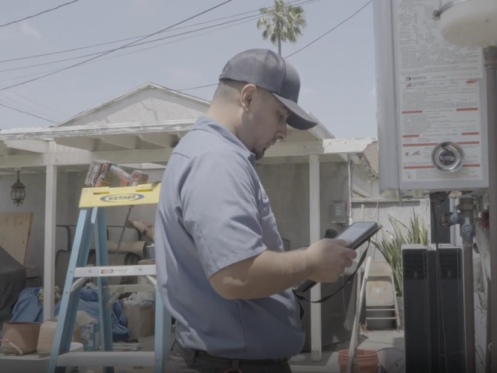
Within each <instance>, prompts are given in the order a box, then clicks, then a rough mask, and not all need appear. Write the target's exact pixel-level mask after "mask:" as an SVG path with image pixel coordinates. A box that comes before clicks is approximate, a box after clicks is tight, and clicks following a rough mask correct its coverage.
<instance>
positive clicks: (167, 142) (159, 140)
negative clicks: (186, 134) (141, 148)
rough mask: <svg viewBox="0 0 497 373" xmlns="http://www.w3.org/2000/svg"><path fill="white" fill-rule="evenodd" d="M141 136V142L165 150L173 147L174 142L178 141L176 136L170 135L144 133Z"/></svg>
mask: <svg viewBox="0 0 497 373" xmlns="http://www.w3.org/2000/svg"><path fill="white" fill-rule="evenodd" d="M139 136H140V140H142V141H144V142H148V143H149V144H153V145H158V146H160V147H163V148H167V147H170V146H173V144H174V142H176V141H177V139H176V136H174V135H171V134H168V133H144V134H141V135H139Z"/></svg>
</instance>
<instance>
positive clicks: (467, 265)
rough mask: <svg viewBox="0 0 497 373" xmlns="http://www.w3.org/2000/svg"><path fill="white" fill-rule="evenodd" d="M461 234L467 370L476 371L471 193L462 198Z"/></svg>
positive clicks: (473, 235)
mask: <svg viewBox="0 0 497 373" xmlns="http://www.w3.org/2000/svg"><path fill="white" fill-rule="evenodd" d="M459 201H460V203H459V205H458V206H457V207H458V210H459V211H460V212H461V213H460V216H459V219H460V222H459V224H460V226H459V227H460V234H461V238H462V242H463V274H464V275H463V281H464V329H465V335H466V338H465V339H466V372H476V370H475V369H476V359H475V346H476V341H475V298H474V282H473V278H474V275H473V241H474V237H475V225H474V208H475V205H474V202H473V197H472V196H471V195H469V196H468V195H464V196H462V197H461V198H460V200H459Z"/></svg>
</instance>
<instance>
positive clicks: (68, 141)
mask: <svg viewBox="0 0 497 373" xmlns="http://www.w3.org/2000/svg"><path fill="white" fill-rule="evenodd" d="M55 142H56V143H57V145H63V146H68V147H70V148H76V149H83V150H88V151H93V150H95V147H96V143H97V140H95V139H91V138H89V137H60V138H57V139H56V140H55Z"/></svg>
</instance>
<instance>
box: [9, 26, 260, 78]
mask: <svg viewBox="0 0 497 373" xmlns="http://www.w3.org/2000/svg"><path fill="white" fill-rule="evenodd" d="M251 21H252V19H248V20H243V21H241V22H238V23H235V24H232V25H228V26H225V27H220V28H218V29H214V30H210V31H206V32H203V33H202V34H199V35H191V36H187V37H184V38H181V39H176V40H173V41H169V42H166V43H160V44H158V45H153V46H151V47H147V48H141V49H138V50H134V51H131V52H127V53H121V54H118V55H114V56H109V57H106V58H102V59H100V60H95V61H91V62H88V64H87V65H90V64H92V63H99V62H103V61H108V60H111V59H114V58H119V57H124V56H127V55H130V54H135V53H138V52H142V51H145V50H149V49H155V48H160V47H162V46H164V45H170V44H175V43H179V42H181V41H184V40H188V39H193V38H196V37H199V36H204V35H207V34H210V33H212V32H217V31H221V30H224V29H227V28H230V27H234V26H238V25H241V24H243V23H247V22H251ZM216 26H219V25H216ZM52 71H56V70H49V71H41V72H37V73H33V74H25V75H20V76H19V75H18V76H14V77H11V78H7V79H0V82H6V81H10V80H16V79H22V78H28V77H30V76H36V75H41V74H46V73H49V72H52Z"/></svg>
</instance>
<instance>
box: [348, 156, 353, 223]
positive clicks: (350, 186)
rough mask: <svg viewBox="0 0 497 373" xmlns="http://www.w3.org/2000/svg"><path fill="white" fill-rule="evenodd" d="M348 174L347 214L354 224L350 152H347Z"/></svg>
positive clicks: (350, 221)
mask: <svg viewBox="0 0 497 373" xmlns="http://www.w3.org/2000/svg"><path fill="white" fill-rule="evenodd" d="M347 176H348V184H349V189H348V190H349V193H348V200H349V201H348V202H347V205H348V209H347V215H348V216H349V225H352V223H354V219H353V218H352V195H353V190H354V189H353V188H354V185H353V183H354V180H353V179H352V158H351V157H350V153H349V154H347Z"/></svg>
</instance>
